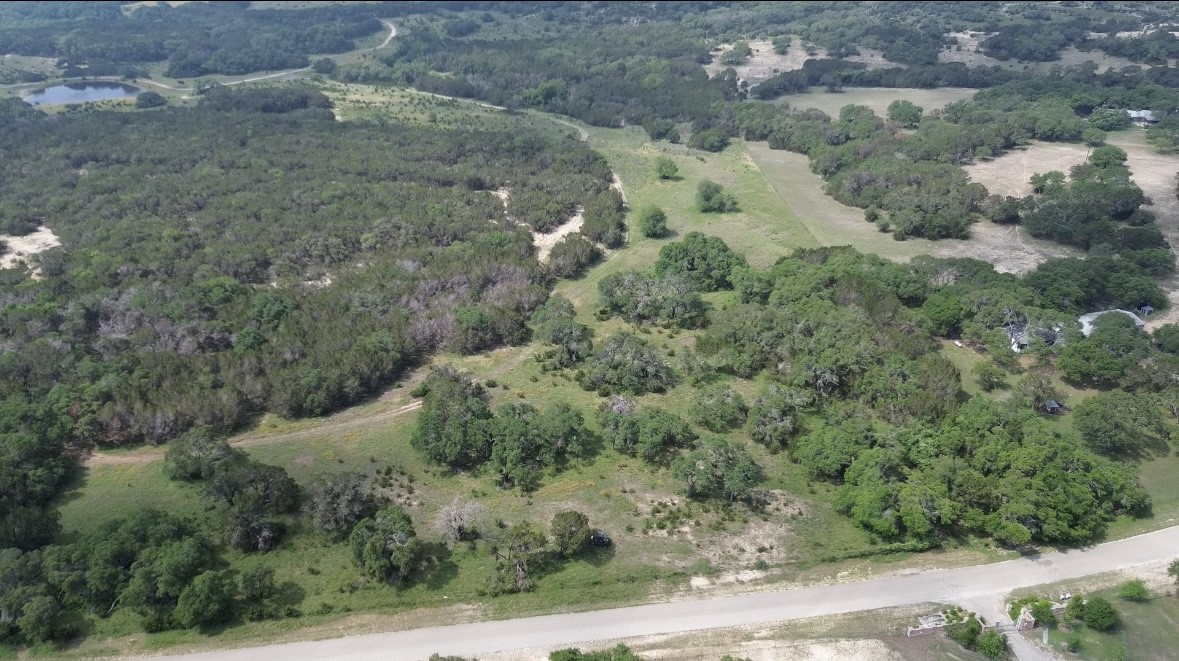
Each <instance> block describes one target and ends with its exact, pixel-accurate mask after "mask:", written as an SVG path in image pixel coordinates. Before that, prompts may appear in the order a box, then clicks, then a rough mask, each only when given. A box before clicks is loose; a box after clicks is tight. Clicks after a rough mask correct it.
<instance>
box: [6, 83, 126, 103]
mask: <svg viewBox="0 0 1179 661" xmlns="http://www.w3.org/2000/svg"><path fill="white" fill-rule="evenodd" d="M142 91H143V90H141V89H139V88H138V87H134V86H132V85H124V84H122V83H103V82H93V83H67V84H65V85H54V86H53V87H46V88H45V89H43V90H37V91H36V92H33V93H32V94H30V95H28V96H26V97H25V101H27V102H28V103H30V104H32V105H34V106H56V105H62V104H66V103H90V102H91V101H109V100H111V99H125V98H127V97H132V96H135V95H137V94H139V93H140V92H142Z"/></svg>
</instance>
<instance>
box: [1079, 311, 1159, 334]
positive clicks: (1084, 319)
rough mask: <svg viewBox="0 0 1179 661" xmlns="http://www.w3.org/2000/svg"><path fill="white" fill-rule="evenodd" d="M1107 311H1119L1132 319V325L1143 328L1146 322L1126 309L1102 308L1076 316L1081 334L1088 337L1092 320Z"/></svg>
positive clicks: (1090, 332)
mask: <svg viewBox="0 0 1179 661" xmlns="http://www.w3.org/2000/svg"><path fill="white" fill-rule="evenodd" d="M1107 312H1121V313H1122V314H1124V315H1126V316H1127V317H1130V318H1131V319H1133V320H1134V325H1135V326H1137V327H1139V328H1143V327H1145V326H1146V322H1145V321H1142V320H1141V319H1139V318H1138V315H1136V314H1134V313H1133V312H1130V311H1128V310H1102V311H1101V312H1090V313H1089V314H1083V315H1081V316H1079V317H1077V321H1079V322H1081V335H1084V336H1085V337H1089V336H1090V335H1092V334H1093V321H1094V320H1095V319H1097V318H1098V317H1100V316H1101V315H1103V314H1105V313H1107Z"/></svg>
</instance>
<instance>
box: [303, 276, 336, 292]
mask: <svg viewBox="0 0 1179 661" xmlns="http://www.w3.org/2000/svg"><path fill="white" fill-rule="evenodd" d="M303 284H304V285H306V286H307V287H311V288H312V289H323V288H324V287H330V286H331V284H332V274H330V273H321V274H319V276H318V277H316V278H312V279H310V280H304V281H303Z"/></svg>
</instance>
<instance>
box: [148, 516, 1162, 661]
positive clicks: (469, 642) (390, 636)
mask: <svg viewBox="0 0 1179 661" xmlns="http://www.w3.org/2000/svg"><path fill="white" fill-rule="evenodd" d="M1176 549H1179V526H1176V527H1172V528H1166V529H1163V530H1159V531H1156V532H1153V533H1149V534H1146V535H1141V536H1138V537H1131V538H1129V539H1123V540H1119V541H1116V542H1110V543H1108V544H1102V545H1100V546H1096V547H1092V548H1089V549H1085V550H1077V551H1068V552H1064V553H1046V554H1043V555H1040V556H1033V557H1028V558H1022V559H1019V560H1010V561H1007V562H1000V563H995V564H989V565H979V566H975V567H966V568H960V569H940V570H934V571H926V572H917V573H912V574H904V575H899V576H892V577H889V578H882V579H876V580H870V581H860V582H854V583H837V584H833V585H821V586H816V587H807V588H799V589H794V590H781V591H775V592H758V593H752V594H742V595H736V596H730V597H720V598H714V599H702V600H696V601H676V602H671V603H661V604H649V605H646V606H633V607H628V608H615V609H610V610H600V611H589V612H585V613H566V614H561V615H546V616H543V617H529V618H520V619H514V620H501V621H495V622H476V623H471V624H458V625H452V626H445V627H433V628H427V629H413V630H408V631H395V632H390V633H382V634H372V635H366V636H354V637H349V638H339V639H335V640H318V641H310V642H300V643H287V644H279V645H269V646H266V647H259V648H253V649H239V650H224V651H217V652H204V653H199V654H186V655H182V656H175V657H155V658H160V659H165V658H171V659H177V660H182V661H254V660H256V659H282V660H283V661H318V660H319V659H333V660H334V661H370V660H371V661H376V660H378V659H380V660H381V661H394V660H406V661H410V660H417V659H426V658H428V657H429V656H430V655H431V654H432V653H435V652H438V653H440V654H443V655H446V654H458V655H464V656H477V655H486V654H492V653H495V652H500V651H509V650H535V651H536V653H537V654H536V656H537V658H543V651H544V650H551V649H556V648H561V647H567V646H583V647H584V646H587V645H592V644H593V643H595V642H596V641H607V640H619V639H626V638H633V637H638V636H651V635H657V634H670V633H680V632H687V631H700V630H707V629H718V628H728V627H737V626H746V625H765V624H770V623H774V622H783V621H788V620H795V619H802V618H809V617H816V616H822V615H834V614H838V613H851V612H856V611H865V610H874V609H878V608H891V607H897V606H905V605H910V604H920V603H925V602H940V603H957V604H963V605H965V606H968V607H970V608H973V609H976V610H978V611H979V612H980V613H981V614H982V615H984V616H985V617H987V619H988V620H999V621H1006V616H1005V615H1003V614H1002V613H1001V611H1002V600H1003V597H1004V596H1005V595H1006V594H1007V593H1008V592H1010V591H1011V590H1014V589H1017V588H1021V587H1028V586H1033V585H1041V584H1045V583H1052V582H1056V581H1061V580H1066V579H1073V578H1080V577H1083V576H1088V575H1092V574H1097V573H1102V572H1107V571H1112V570H1118V569H1130V568H1134V567H1140V566H1142V565H1148V564H1155V563H1160V562H1165V561H1169V560H1170V559H1172V558H1174V557H1175V555H1176V553H1177V551H1176ZM1008 623H1009V622H1008ZM1021 648H1022V646H1021Z"/></svg>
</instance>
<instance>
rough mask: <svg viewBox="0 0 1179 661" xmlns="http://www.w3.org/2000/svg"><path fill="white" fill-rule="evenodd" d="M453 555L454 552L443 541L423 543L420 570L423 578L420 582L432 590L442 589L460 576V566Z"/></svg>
mask: <svg viewBox="0 0 1179 661" xmlns="http://www.w3.org/2000/svg"><path fill="white" fill-rule="evenodd" d="M453 555H454V552H453V551H451V550H450V548H449V547H447V546H446V544H443V543H442V542H425V543H423V544H422V557H423V560H422V565H421V569H420V570H419V571H420V573H421V575H422V576H423V578H422V580H421V581H420V582H421V583H423V584H424V585H426V587H428V588H430V589H431V590H441V589H442V588H444V587H446V586H447V585H449V584H450V582H451V581H453V580H454V579H456V578H458V574H459V567H458V564H457V563H456V562H455V561H454V559H453V557H452V556H453Z"/></svg>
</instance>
